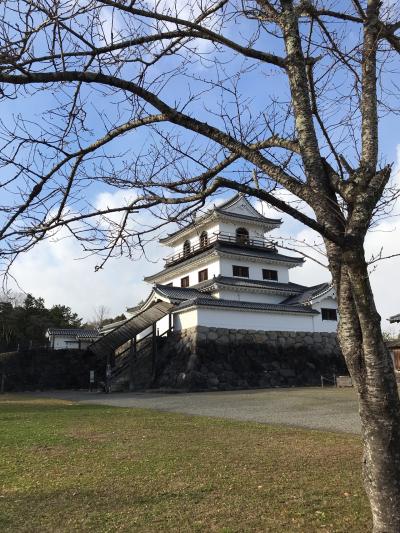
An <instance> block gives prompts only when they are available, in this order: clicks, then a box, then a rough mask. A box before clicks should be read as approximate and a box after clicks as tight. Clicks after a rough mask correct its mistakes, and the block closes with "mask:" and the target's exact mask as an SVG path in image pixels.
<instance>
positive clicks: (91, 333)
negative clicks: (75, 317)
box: [47, 328, 100, 339]
mask: <svg viewBox="0 0 400 533" xmlns="http://www.w3.org/2000/svg"><path fill="white" fill-rule="evenodd" d="M47 333H48V334H49V335H62V336H64V337H67V336H69V337H76V338H80V339H93V338H94V337H99V336H100V333H99V331H98V330H97V329H79V328H49V329H48V330H47Z"/></svg>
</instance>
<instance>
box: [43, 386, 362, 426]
mask: <svg viewBox="0 0 400 533" xmlns="http://www.w3.org/2000/svg"><path fill="white" fill-rule="evenodd" d="M37 395H40V396H46V397H49V396H51V397H53V398H61V399H66V400H73V401H78V402H82V403H86V404H101V405H113V406H117V407H139V408H145V409H157V410H161V411H169V412H173V413H186V414H191V415H203V416H212V417H218V418H229V419H233V420H251V421H255V422H263V423H268V424H285V425H290V426H300V427H305V428H312V429H320V430H328V431H344V432H348V433H359V432H360V421H359V417H358V405H357V397H356V394H355V392H354V390H352V389H333V388H327V389H320V388H299V389H266V390H253V391H234V392H197V393H179V394H166V393H157V392H144V393H113V394H102V393H89V392H81V391H63V392H60V391H57V392H54V393H53V392H51V393H37Z"/></svg>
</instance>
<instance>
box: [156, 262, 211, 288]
mask: <svg viewBox="0 0 400 533" xmlns="http://www.w3.org/2000/svg"><path fill="white" fill-rule="evenodd" d="M205 268H207V269H208V279H212V278H213V277H214V276H218V275H219V273H220V266H219V261H218V260H215V259H214V260H213V261H211V262H210V263H206V264H203V265H201V266H197V267H193V265H188V266H187V268H185V269H184V270H183V273H181V274H179V276H177V275H176V274H175V275H174V274H171V277H169V278H167V279H166V280H165V281H163V282H162V283H163V285H166V284H167V283H171V282H172V284H173V286H174V287H180V286H181V278H184V277H185V276H189V287H192V286H193V285H197V283H199V271H200V270H204V269H205Z"/></svg>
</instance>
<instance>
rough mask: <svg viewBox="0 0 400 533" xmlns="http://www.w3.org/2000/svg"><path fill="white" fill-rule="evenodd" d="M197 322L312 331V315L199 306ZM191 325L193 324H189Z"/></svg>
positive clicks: (221, 326)
mask: <svg viewBox="0 0 400 533" xmlns="http://www.w3.org/2000/svg"><path fill="white" fill-rule="evenodd" d="M197 324H198V325H200V326H208V327H215V328H229V329H253V330H265V331H309V332H312V331H313V320H312V316H304V315H289V314H282V315H280V314H273V313H263V312H257V311H244V310H231V309H211V308H209V309H208V308H199V309H198V317H197ZM191 327H193V326H191Z"/></svg>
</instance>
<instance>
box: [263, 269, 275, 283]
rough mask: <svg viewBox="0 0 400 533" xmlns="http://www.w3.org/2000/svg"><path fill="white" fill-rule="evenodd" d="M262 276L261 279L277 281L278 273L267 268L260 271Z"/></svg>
mask: <svg viewBox="0 0 400 533" xmlns="http://www.w3.org/2000/svg"><path fill="white" fill-rule="evenodd" d="M262 275H263V279H268V280H271V281H278V271H277V270H269V269H268V268H263V269H262Z"/></svg>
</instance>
